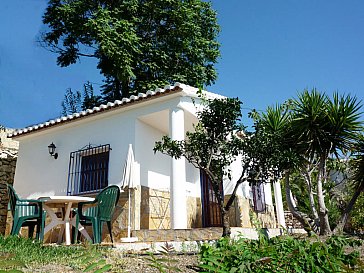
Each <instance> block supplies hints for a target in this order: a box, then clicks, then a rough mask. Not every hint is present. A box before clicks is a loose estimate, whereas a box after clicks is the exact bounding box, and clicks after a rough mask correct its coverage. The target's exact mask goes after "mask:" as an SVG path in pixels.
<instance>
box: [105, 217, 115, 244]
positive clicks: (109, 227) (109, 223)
mask: <svg viewBox="0 0 364 273" xmlns="http://www.w3.org/2000/svg"><path fill="white" fill-rule="evenodd" d="M106 223H107V228H108V229H109V234H110V239H111V243H113V244H114V241H113V239H112V232H111V222H110V221H107V222H106Z"/></svg>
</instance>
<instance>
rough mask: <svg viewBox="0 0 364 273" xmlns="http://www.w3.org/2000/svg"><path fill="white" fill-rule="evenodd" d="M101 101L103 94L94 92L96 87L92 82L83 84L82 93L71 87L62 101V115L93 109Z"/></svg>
mask: <svg viewBox="0 0 364 273" xmlns="http://www.w3.org/2000/svg"><path fill="white" fill-rule="evenodd" d="M101 101H102V100H101V96H99V95H95V94H94V88H93V86H92V84H91V83H90V82H87V83H85V84H84V85H83V93H82V94H81V91H78V90H77V91H76V92H74V91H72V89H71V88H69V89H67V91H66V94H65V95H64V99H63V101H62V112H61V115H63V116H66V115H69V114H73V113H77V112H81V111H83V110H86V109H91V108H93V107H94V106H97V105H99V104H101Z"/></svg>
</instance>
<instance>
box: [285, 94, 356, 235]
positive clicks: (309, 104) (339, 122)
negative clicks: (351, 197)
mask: <svg viewBox="0 0 364 273" xmlns="http://www.w3.org/2000/svg"><path fill="white" fill-rule="evenodd" d="M360 108H361V105H360V103H359V102H357V99H356V98H355V97H351V96H350V95H346V96H339V95H338V94H337V93H335V94H334V96H333V99H330V98H329V97H328V96H327V95H326V94H324V93H323V94H321V93H319V92H318V91H317V90H316V89H313V90H312V91H311V92H309V91H308V90H305V91H304V92H303V93H302V94H300V95H299V96H298V99H296V100H293V107H292V114H293V117H292V122H291V129H292V131H291V132H292V137H293V138H294V139H295V140H296V145H295V146H296V148H297V151H298V152H299V153H300V154H302V155H303V156H304V157H305V158H306V159H307V160H308V161H309V162H311V164H313V165H314V164H316V165H317V166H318V167H317V168H318V175H317V200H318V216H319V222H320V234H321V235H328V234H331V228H330V223H329V217H328V209H327V208H326V204H325V200H324V191H323V185H324V184H325V183H326V181H327V161H328V159H329V157H330V156H331V155H335V156H338V155H339V154H340V153H345V152H346V151H347V150H348V149H350V147H352V145H353V144H354V143H355V141H357V139H358V133H359V132H360V130H361V129H362V126H361V122H360V121H359V117H360V112H359V111H360Z"/></svg>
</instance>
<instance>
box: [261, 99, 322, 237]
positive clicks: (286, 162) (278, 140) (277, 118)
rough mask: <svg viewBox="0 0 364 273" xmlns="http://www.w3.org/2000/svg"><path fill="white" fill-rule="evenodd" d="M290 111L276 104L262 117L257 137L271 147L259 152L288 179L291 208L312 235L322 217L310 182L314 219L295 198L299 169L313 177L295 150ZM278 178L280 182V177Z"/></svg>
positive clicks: (285, 183)
mask: <svg viewBox="0 0 364 273" xmlns="http://www.w3.org/2000/svg"><path fill="white" fill-rule="evenodd" d="M289 110H290V108H289V104H286V105H276V106H275V107H268V108H267V111H266V113H263V114H262V115H260V116H259V117H258V122H257V124H256V135H257V136H259V135H261V136H263V137H261V138H263V139H261V140H260V142H263V143H268V145H266V146H265V147H263V149H264V151H259V153H268V155H267V157H268V158H269V163H270V166H272V167H273V168H274V169H276V170H277V171H278V173H279V174H281V175H283V176H284V178H285V179H284V185H285V193H286V201H287V205H288V208H289V210H290V211H291V213H292V214H293V216H294V217H295V218H296V219H297V220H298V221H299V222H300V223H301V224H302V225H303V227H304V229H305V230H306V231H307V232H308V233H309V234H311V233H312V231H313V230H315V229H317V227H316V226H315V222H316V221H315V220H316V219H317V218H318V215H317V211H316V207H315V201H314V197H313V190H312V183H311V180H310V179H305V181H306V182H307V187H308V197H309V201H310V207H311V211H312V215H313V216H314V219H311V218H310V217H309V215H307V214H306V213H304V212H302V211H299V209H298V208H297V207H296V204H295V203H294V201H293V199H292V193H291V186H290V174H291V172H292V171H293V170H295V169H300V170H302V172H303V173H304V174H306V173H307V175H305V178H306V177H308V178H310V175H309V173H308V172H307V171H306V172H305V171H304V170H307V168H306V166H307V164H306V160H305V158H304V157H302V156H300V154H299V153H297V150H296V149H295V144H296V141H295V139H294V138H292V132H291V130H292V128H291V122H292V116H291V112H290V111H289ZM260 146H262V145H260ZM274 179H278V177H275V178H274Z"/></svg>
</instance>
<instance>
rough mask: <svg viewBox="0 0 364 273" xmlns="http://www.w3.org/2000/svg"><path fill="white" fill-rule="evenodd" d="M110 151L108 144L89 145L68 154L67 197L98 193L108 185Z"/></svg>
mask: <svg viewBox="0 0 364 273" xmlns="http://www.w3.org/2000/svg"><path fill="white" fill-rule="evenodd" d="M110 150H111V148H110V144H106V145H100V146H96V147H93V146H92V145H91V144H90V145H88V146H87V147H84V148H82V149H80V150H78V151H75V152H71V153H70V161H69V167H68V186H67V195H78V194H85V193H93V192H98V191H99V190H101V189H103V188H105V187H106V186H107V185H108V184H109V183H108V177H109V154H110Z"/></svg>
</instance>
